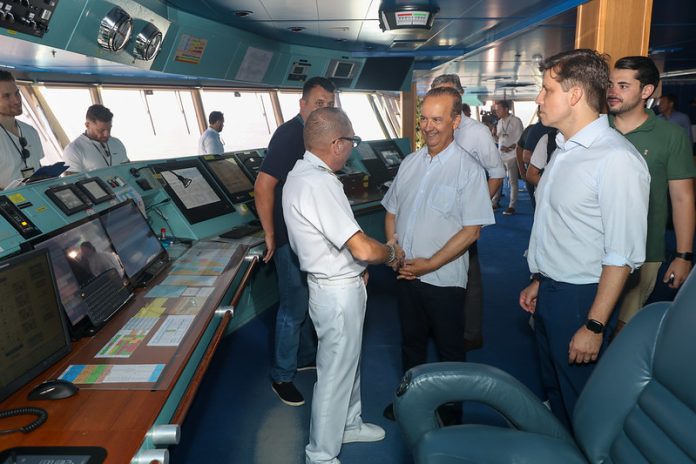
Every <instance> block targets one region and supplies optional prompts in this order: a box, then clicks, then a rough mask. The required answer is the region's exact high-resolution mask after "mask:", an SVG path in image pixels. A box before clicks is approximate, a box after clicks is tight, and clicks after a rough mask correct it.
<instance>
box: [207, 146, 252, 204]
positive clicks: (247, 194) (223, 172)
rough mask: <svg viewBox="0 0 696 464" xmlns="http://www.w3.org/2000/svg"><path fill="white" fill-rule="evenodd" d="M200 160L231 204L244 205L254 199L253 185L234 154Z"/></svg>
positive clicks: (212, 156) (210, 156)
mask: <svg viewBox="0 0 696 464" xmlns="http://www.w3.org/2000/svg"><path fill="white" fill-rule="evenodd" d="M201 159H202V160H203V163H204V164H205V165H206V166H207V168H208V170H209V171H210V173H211V174H212V175H213V177H214V178H215V180H217V182H218V184H219V185H220V186H221V187H222V188H223V190H225V192H226V193H227V196H228V198H229V199H230V200H231V201H232V203H235V204H239V203H245V202H247V201H251V200H252V199H253V198H254V184H253V183H252V182H251V179H250V178H249V176H248V175H247V174H246V173H245V172H244V170H243V169H242V167H241V164H240V162H239V160H238V159H237V158H236V157H235V156H234V154H232V153H223V154H222V155H206V156H202V157H201Z"/></svg>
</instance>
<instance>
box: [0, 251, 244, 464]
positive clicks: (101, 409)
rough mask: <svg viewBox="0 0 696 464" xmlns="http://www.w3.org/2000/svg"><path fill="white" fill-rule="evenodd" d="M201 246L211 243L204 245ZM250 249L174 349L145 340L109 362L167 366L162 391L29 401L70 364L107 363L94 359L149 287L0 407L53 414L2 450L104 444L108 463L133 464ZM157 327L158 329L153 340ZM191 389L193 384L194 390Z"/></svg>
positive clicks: (1, 423) (7, 440)
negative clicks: (39, 387)
mask: <svg viewBox="0 0 696 464" xmlns="http://www.w3.org/2000/svg"><path fill="white" fill-rule="evenodd" d="M207 243H213V242H207ZM196 245H199V244H196ZM200 246H211V245H205V244H201V245H200ZM221 246H224V244H223V245H221ZM195 247H196V246H194V248H195ZM247 251H248V247H247V246H244V245H238V246H237V249H236V251H235V253H234V255H233V256H232V258H231V259H230V262H229V264H228V265H227V266H226V267H225V269H224V270H223V272H222V274H220V275H219V276H217V280H216V282H215V287H214V290H213V292H212V294H211V295H210V296H209V297H208V298H207V300H206V301H205V303H204V304H203V306H202V308H201V310H200V312H199V314H198V316H196V318H195V320H194V322H193V323H192V324H191V326H190V328H189V329H188V331H187V333H186V336H185V337H184V339H183V340H182V342H181V343H180V345H179V346H177V347H175V348H173V347H164V348H163V347H147V346H146V342H147V339H146V340H145V343H143V344H141V345H140V346H139V347H138V348H137V349H136V351H135V352H134V353H133V356H132V358H129V359H125V360H120V359H113V358H112V359H109V360H108V363H109V364H118V363H119V362H120V363H123V364H137V363H145V362H157V363H166V367H165V369H164V370H163V372H162V377H161V378H160V380H159V382H161V388H160V387H158V386H157V385H151V387H152V388H148V389H142V388H141V389H131V388H129V385H127V384H115V385H112V386H110V387H109V389H108V390H107V389H103V388H104V387H99V388H98V389H97V388H92V387H90V386H84V387H83V388H81V389H80V391H79V392H78V393H77V394H76V395H75V396H73V397H71V398H66V399H63V400H53V401H51V400H43V401H28V400H27V399H26V397H27V394H28V393H29V391H30V390H31V388H32V387H34V386H35V385H37V384H39V383H40V382H42V381H44V380H46V379H49V378H55V377H58V376H59V375H60V374H61V373H62V372H64V371H65V369H66V368H67V367H68V366H69V365H75V364H86V363H91V364H99V363H106V361H105V360H103V359H102V358H95V357H94V356H95V354H96V352H97V351H98V350H99V348H101V347H103V346H104V344H106V343H107V342H108V341H109V340H110V339H111V337H113V336H114V335H115V334H116V333H117V332H118V330H119V329H120V328H122V327H123V326H124V325H125V324H126V322H128V321H129V320H130V319H131V318H132V317H133V316H134V315H135V314H137V313H138V311H139V310H140V309H141V308H142V307H143V306H145V305H147V304H149V301H148V300H151V299H150V298H146V297H145V295H146V294H147V292H148V291H149V288H146V289H141V290H139V291H137V293H136V295H135V298H134V299H133V301H131V303H129V305H128V307H127V308H125V309H123V310H121V311H120V312H119V313H118V314H117V315H116V316H115V317H114V319H113V320H111V321H109V323H108V324H107V325H106V326H105V327H104V328H102V329H101V330H100V331H99V332H98V333H97V335H95V336H94V337H92V338H85V339H82V340H79V341H78V342H76V343H74V344H73V350H72V352H71V353H70V354H69V355H68V356H66V357H65V358H63V359H62V360H61V361H59V362H58V363H57V364H56V365H55V366H53V367H52V368H50V369H49V370H47V371H46V372H44V373H43V374H41V375H40V376H39V377H37V378H36V379H34V380H33V381H31V382H30V383H29V384H28V385H26V386H25V387H24V388H22V389H20V390H19V391H17V392H16V393H15V394H13V395H12V396H11V397H9V398H8V399H7V400H5V401H4V402H2V403H0V410H5V409H10V408H21V407H39V408H43V409H45V410H46V411H47V412H48V420H47V421H46V423H45V424H43V425H42V426H41V427H39V428H38V429H36V430H34V431H33V432H30V433H28V434H22V433H14V434H10V435H0V450H5V449H8V448H12V447H15V446H101V447H103V448H106V450H107V453H108V456H107V459H106V462H107V463H127V462H130V460H131V458H132V457H133V456H134V455H135V454H136V452H137V451H138V449H139V448H140V446H141V444H142V442H143V439H144V437H145V434H146V433H147V431H148V429H149V428H150V427H151V425H152V424H153V423H154V422H155V420H156V419H157V417H158V415H159V414H160V412H161V410H162V407H163V405H164V404H165V402H166V401H167V399H168V397H169V395H170V393H171V392H172V389H173V387H174V385H175V384H176V381H177V380H178V379H179V378H180V377H181V375H182V372H183V371H184V368H185V367H186V363H187V362H188V361H189V359H190V357H191V354H192V353H193V352H194V350H195V349H196V347H197V346H198V344H199V342H200V340H201V337H202V335H203V333H204V332H205V330H206V328H207V327H208V325H209V324H210V323H211V320H212V319H213V316H214V312H215V309H216V308H217V307H218V306H219V305H220V304H221V301H222V299H223V297H224V296H225V294H226V293H227V290H228V286H229V285H230V284H231V283H232V282H233V281H234V280H235V277H236V276H237V275H238V274H239V272H240V270H241V269H242V268H243V267H244V266H242V264H243V263H244V256H245V254H246V253H247ZM171 269H172V267H170V268H169V269H168V270H167V271H165V272H164V273H163V274H162V275H160V276H159V278H158V279H156V280H155V282H153V286H154V285H156V284H157V283H159V282H161V281H162V280H164V279H165V278H166V277H167V275H168V273H169V272H170V271H171ZM161 322H162V321H160V322H159V323H158V326H159V324H161ZM156 328H157V326H156V327H155V328H154V329H153V330H152V331H151V332H150V335H149V336H151V335H152V334H153V333H154V331H155V330H156ZM148 338H149V337H148ZM139 351H141V352H139ZM192 386H193V385H190V386H189V388H191V387H192ZM158 388H160V389H158ZM194 388H195V387H194ZM32 419H33V418H32V416H21V417H13V418H8V419H2V420H0V429H12V428H16V427H19V426H22V425H26V424H28V423H29V422H31V420H32Z"/></svg>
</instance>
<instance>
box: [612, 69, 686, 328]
mask: <svg viewBox="0 0 696 464" xmlns="http://www.w3.org/2000/svg"><path fill="white" fill-rule="evenodd" d="M659 81H660V74H659V71H658V70H657V67H656V66H655V63H653V61H652V60H651V59H650V58H647V57H644V56H628V57H624V58H621V59H620V60H618V61H617V62H616V64H615V65H614V69H613V70H612V72H611V76H610V80H609V89H608V91H607V104H608V105H609V113H610V116H609V124H610V125H611V126H612V127H614V128H615V129H616V130H618V131H619V132H621V133H622V134H623V135H624V136H625V137H626V138H627V139H628V140H629V141H630V142H631V143H632V144H633V145H634V146H635V147H636V149H637V150H638V151H639V152H640V153H641V154H642V155H643V156H644V157H645V161H646V162H647V163H648V169H649V171H650V206H649V208H648V239H647V249H646V256H645V264H643V266H642V267H641V268H640V269H638V270H637V271H636V272H634V273H633V274H632V275H631V276H630V277H629V280H628V282H627V283H626V288H625V289H624V299H623V303H622V305H621V311H620V312H619V322H618V325H617V331H618V330H620V329H621V328H622V327H623V325H624V324H626V323H627V322H628V321H629V320H630V319H631V317H633V315H635V314H636V313H637V312H638V310H639V309H640V308H641V307H643V305H644V304H645V301H646V300H647V299H648V297H649V296H650V293H652V291H653V289H654V288H655V282H656V280H657V273H658V271H659V269H660V266H661V264H662V261H664V259H665V227H666V224H667V215H668V208H667V206H668V205H667V198H668V197H667V192H668V191H669V197H670V198H671V202H672V217H673V221H674V231H675V235H676V238H677V252H676V255H675V258H674V260H672V262H671V263H670V265H669V267H668V268H667V272H665V276H664V279H663V282H665V283H667V284H669V286H670V287H671V288H679V286H680V285H681V284H682V283H683V282H684V280H686V277H687V276H688V274H689V271H690V270H691V259H692V251H693V249H692V247H693V240H694V226H695V224H696V219H695V217H696V213H695V211H694V187H693V183H692V178H693V177H696V168H695V167H694V162H693V159H692V157H691V147H690V146H689V141H688V139H687V138H686V135H685V134H684V131H683V130H681V128H680V127H679V126H677V125H675V124H671V123H669V122H667V121H663V120H661V119H658V118H657V117H655V114H654V113H653V111H652V110H649V109H646V108H645V102H646V101H647V100H648V98H650V96H651V95H652V94H653V92H654V91H655V88H656V87H657V84H658V83H659ZM626 207H627V208H630V207H631V205H626Z"/></svg>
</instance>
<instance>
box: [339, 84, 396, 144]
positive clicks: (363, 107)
mask: <svg viewBox="0 0 696 464" xmlns="http://www.w3.org/2000/svg"><path fill="white" fill-rule="evenodd" d="M340 101H341V108H342V109H343V111H345V112H346V114H347V115H348V117H349V118H350V121H351V122H352V123H353V130H354V131H355V134H356V135H359V136H360V137H362V139H363V140H380V139H384V138H387V137H388V135H387V134H386V133H385V131H384V129H383V128H382V126H381V125H380V121H379V119H378V118H377V114H376V113H375V110H374V108H373V107H372V104H371V103H370V94H368V93H363V92H341V94H340Z"/></svg>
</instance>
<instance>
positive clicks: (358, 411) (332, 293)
mask: <svg viewBox="0 0 696 464" xmlns="http://www.w3.org/2000/svg"><path fill="white" fill-rule="evenodd" d="M304 141H305V147H306V149H307V151H306V152H305V153H304V157H303V158H302V159H300V160H299V161H297V163H295V167H294V168H293V169H292V171H290V172H289V173H288V176H287V179H286V181H285V185H284V187H283V198H282V201H283V216H284V218H285V223H286V225H287V229H288V240H289V242H290V246H291V247H292V249H293V250H294V251H295V252H296V253H297V257H298V259H299V262H300V268H301V269H302V270H303V271H305V272H307V283H308V287H309V315H310V317H311V318H312V322H313V323H314V327H315V328H316V330H317V336H318V337H319V347H318V350H317V382H316V384H314V396H313V398H312V421H311V423H310V426H309V444H308V445H307V447H306V448H305V456H306V457H305V463H306V464H319V463H322V464H340V461H339V459H338V458H337V456H338V454H339V453H340V451H341V445H342V444H343V443H354V442H373V441H379V440H382V439H383V438H384V429H382V428H381V427H379V426H377V425H374V424H368V423H365V422H363V420H362V407H361V401H360V349H361V346H362V329H363V321H364V319H365V307H366V303H367V291H366V290H365V285H366V284H367V274H366V273H365V266H366V265H367V264H381V263H385V264H388V265H390V266H392V268H393V269H397V268H398V267H399V265H400V264H401V259H402V258H403V251H402V250H401V248H400V247H399V245H398V244H397V243H396V240H394V239H392V240H390V241H389V242H387V244H381V243H379V242H378V241H377V240H375V239H373V238H370V237H368V236H367V235H365V233H364V232H363V231H362V230H361V229H360V226H359V225H358V223H357V221H356V220H355V217H354V216H353V212H352V210H351V208H350V204H349V203H348V198H346V195H345V193H343V187H342V185H341V182H340V181H339V180H338V178H337V177H336V175H335V174H334V171H338V170H339V169H341V168H343V165H344V164H345V163H346V161H347V160H348V157H349V156H350V153H351V151H352V149H353V148H354V147H355V146H357V145H358V144H359V143H360V137H356V136H355V133H354V132H353V127H352V124H351V123H350V120H349V119H348V116H346V114H345V113H344V112H343V111H341V110H340V109H337V108H320V109H317V110H316V111H314V112H313V113H312V114H311V115H310V116H309V118H308V119H307V121H306V122H305V126H304Z"/></svg>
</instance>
